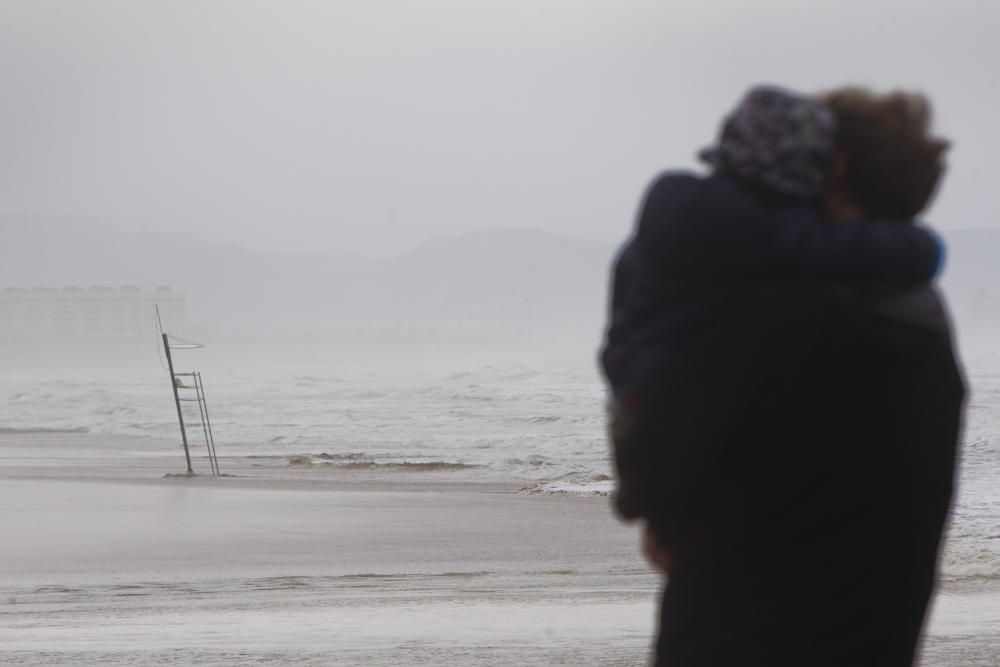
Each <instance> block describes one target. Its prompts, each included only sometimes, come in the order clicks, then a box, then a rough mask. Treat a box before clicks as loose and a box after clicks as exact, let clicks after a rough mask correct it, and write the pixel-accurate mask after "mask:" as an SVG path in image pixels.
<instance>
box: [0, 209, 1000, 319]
mask: <svg viewBox="0 0 1000 667" xmlns="http://www.w3.org/2000/svg"><path fill="white" fill-rule="evenodd" d="M944 236H945V239H946V241H947V244H948V248H949V252H948V263H947V268H946V271H945V275H944V280H943V284H944V287H945V289H946V291H947V292H948V294H949V296H950V298H951V300H952V302H953V305H954V307H955V310H956V312H958V313H959V314H960V315H961V314H963V313H964V311H965V310H966V309H967V305H968V304H970V303H972V297H973V295H974V294H976V292H977V291H979V290H981V289H984V290H986V291H987V292H989V293H992V294H995V295H997V296H998V297H1000V230H957V231H951V232H946V233H945V234H944ZM614 252H615V248H614V246H612V245H611V244H604V243H598V242H594V241H587V240H582V239H577V238H571V237H567V236H560V235H556V234H550V233H547V232H541V231H537V230H526V229H501V230H493V231H484V232H473V233H468V234H464V235H460V236H453V237H443V238H438V239H433V240H430V241H427V242H426V243H424V244H423V245H421V246H419V247H418V248H416V249H414V250H413V251H411V252H408V253H405V254H403V255H400V256H398V257H394V258H390V259H379V260H371V259H364V258H360V257H355V256H350V255H333V254H330V255H326V254H319V253H317V254H302V255H287V254H272V253H265V252H256V251H251V250H248V249H246V248H242V247H240V246H238V245H235V244H218V243H207V242H205V241H203V240H201V239H198V238H197V237H194V236H168V235H165V234H156V233H126V232H122V231H121V230H118V229H116V228H114V227H112V226H109V225H106V224H102V223H100V222H97V221H93V220H86V219H76V218H34V219H30V218H16V219H15V218H0V286H7V285H14V286H21V287H31V286H34V285H42V286H53V287H59V286H62V285H79V286H89V285H95V284H101V285H111V286H117V285H121V284H134V285H140V286H143V287H146V288H150V287H153V286H156V285H162V284H166V285H171V286H172V287H173V288H174V289H175V290H177V291H180V292H182V293H184V294H185V295H186V296H187V302H188V317H189V320H190V321H191V322H192V323H195V324H201V325H204V326H205V327H206V328H208V329H211V330H213V331H218V332H225V333H231V332H234V331H247V332H250V333H272V332H280V333H291V332H306V333H331V332H332V333H344V332H347V333H352V332H354V333H365V332H373V331H382V332H387V333H392V332H403V333H406V332H430V333H434V332H443V333H448V332H457V333H463V332H490V331H497V332H511V333H515V332H529V331H536V330H542V329H544V330H560V329H570V330H585V331H588V332H596V331H598V330H599V328H600V326H601V322H602V319H603V317H604V314H605V305H606V291H607V282H608V269H609V267H610V263H611V260H612V258H613V255H614Z"/></svg>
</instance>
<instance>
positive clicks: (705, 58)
mask: <svg viewBox="0 0 1000 667" xmlns="http://www.w3.org/2000/svg"><path fill="white" fill-rule="evenodd" d="M998 26H1000V3H997V2H986V1H981V2H974V1H971V0H947V1H946V0H940V1H937V2H932V1H928V0H905V1H904V0H898V1H889V0H863V1H861V0H837V1H836V2H798V1H784V2H775V1H771V2H766V1H764V0H756V1H752V2H722V1H718V0H713V1H707V0H674V1H669V0H650V1H648V2H646V1H636V0H614V1H613V0H606V1H603V2H595V1H588V0H529V1H522V0H503V1H493V0H484V1H476V0H420V1H419V2H418V1H413V2H407V1H404V0H395V1H390V0H362V1H337V0H330V1H327V2H305V1H300V0H294V1H293V0H282V1H280V2H279V1H277V0H274V1H272V2H255V1H250V0H239V1H230V2H217V1H216V2H211V1H204V2H202V1H196V2H180V1H177V0H171V1H166V0H164V1H161V2H153V1H142V0H121V1H118V2H112V1H107V0H92V1H84V0H76V1H74V0H64V1H61V2H59V1H54V0H23V1H13V0H0V86H2V90H3V92H4V96H3V111H2V114H0V156H2V158H3V159H2V161H0V213H13V214H21V213H25V214H74V215H86V216H91V217H98V218H103V219H106V220H108V221H110V222H112V223H114V224H116V225H118V226H120V227H122V228H124V229H165V228H176V229H180V230H185V231H195V232H197V233H199V234H201V235H203V236H205V237H207V238H210V239H214V240H223V241H228V242H236V243H240V244H243V245H247V246H250V247H254V248H265V249H276V250H287V251H316V252H331V253H333V252H357V253H362V254H367V255H381V254H387V253H393V252H396V251H399V250H401V249H405V248H408V247H411V246H413V245H415V244H417V243H419V242H420V241H422V240H424V239H426V238H428V237H430V236H434V235H441V234H451V233H455V232H460V231H463V230H471V229H484V228H494V227H529V228H538V229H545V230H550V231H555V232H562V233H568V234H573V235H577V236H583V237H588V238H596V239H606V240H616V239H619V238H621V237H622V236H623V235H624V233H625V231H626V229H627V226H628V225H629V224H630V220H631V215H632V213H633V210H634V208H635V206H636V204H637V200H638V197H639V194H640V193H641V190H642V188H643V186H644V184H645V182H646V181H647V180H648V179H649V177H650V176H651V175H652V174H653V173H655V172H656V171H657V170H659V169H662V168H664V167H667V166H685V165H691V164H693V161H692V154H693V153H694V151H695V150H696V149H697V148H699V147H700V146H702V145H704V144H705V143H706V142H707V141H708V140H709V139H710V137H711V135H712V134H713V133H714V130H715V127H716V125H717V123H718V121H719V118H720V117H721V115H722V114H723V112H724V111H725V110H726V109H727V108H728V107H729V106H730V105H731V104H732V103H733V102H734V101H735V99H736V98H737V97H738V96H739V95H740V93H741V92H742V91H743V89H745V88H746V87H747V86H748V85H750V84H751V83H754V82H759V81H771V82H776V83H782V84H785V85H789V86H793V87H798V88H802V89H806V90H817V89H822V88H827V87H831V86H834V85H837V84H841V83H847V82H859V83H865V84H871V85H874V86H876V87H880V88H885V87H892V86H907V87H917V88H920V89H923V90H925V91H926V92H928V93H929V94H930V95H931V96H932V98H933V100H934V102H935V105H936V108H937V111H938V119H939V123H938V126H939V128H940V129H941V131H942V132H943V133H944V134H946V135H947V136H950V137H952V138H953V139H954V140H955V150H954V152H953V154H952V159H951V164H952V168H951V171H950V174H949V177H948V180H947V182H946V186H945V189H944V192H943V195H942V197H941V198H940V199H939V202H938V204H937V205H936V206H935V208H934V209H933V210H932V212H931V215H930V216H929V217H930V218H931V219H932V220H933V222H934V223H935V224H937V225H939V226H941V227H943V228H955V227H989V226H996V225H997V224H998V223H996V222H995V221H994V219H993V217H994V216H993V209H994V208H995V205H994V197H993V196H992V192H991V187H990V186H991V185H992V181H993V180H994V178H995V175H996V174H997V173H998V170H1000V151H998V150H997V149H998V136H1000V133H998V132H997V128H996V125H995V122H994V121H993V117H994V116H995V115H996V109H997V108H998V106H1000V70H998V69H997V68H996V63H997V62H1000V42H998V41H997V40H996V39H995V34H994V33H995V30H996V28H997V27H998Z"/></svg>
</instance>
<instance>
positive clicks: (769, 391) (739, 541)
mask: <svg viewBox="0 0 1000 667" xmlns="http://www.w3.org/2000/svg"><path fill="white" fill-rule="evenodd" d="M765 92H766V93H767V94H766V95H764V97H770V101H768V102H767V103H765V104H761V97H762V91H761V90H756V91H752V92H751V93H750V95H748V96H747V98H746V99H745V100H744V102H743V103H742V104H741V105H740V107H738V108H737V110H736V111H735V112H734V114H733V115H732V116H731V117H730V118H729V119H728V120H727V122H726V124H725V125H724V127H723V131H722V134H721V137H720V141H719V144H718V146H717V147H716V148H715V149H713V150H710V151H708V152H706V153H705V157H706V158H707V159H708V161H709V162H710V163H711V164H712V165H713V166H714V167H715V172H714V173H713V174H712V175H711V176H709V177H707V178H703V179H702V178H698V177H693V176H685V177H682V178H684V179H685V180H686V182H687V183H688V184H689V185H688V188H687V189H686V190H685V189H680V190H678V189H677V188H673V189H668V190H667V191H666V192H663V191H662V190H663V188H662V184H663V183H664V181H670V180H674V179H676V178H677V177H676V176H674V175H668V176H666V177H662V178H660V179H659V180H658V181H657V183H656V184H654V186H653V187H652V188H651V190H650V192H649V193H648V194H647V197H646V200H645V202H644V206H643V209H642V212H641V213H640V218H639V224H638V226H637V232H636V235H635V237H634V238H633V240H632V241H631V242H630V243H629V244H628V245H627V246H626V248H625V250H624V251H623V252H622V254H621V256H620V258H619V261H618V263H617V266H616V270H615V285H614V294H613V304H612V321H611V326H610V327H609V332H608V339H607V342H606V345H605V348H604V351H603V357H602V360H603V362H604V369H605V373H606V375H607V376H608V379H609V384H610V385H611V387H612V395H613V409H612V421H611V427H612V436H613V445H614V450H615V452H614V453H615V463H616V469H617V473H618V490H617V493H616V507H617V509H618V511H619V513H620V514H621V515H622V516H624V517H626V518H631V519H642V520H643V521H644V522H645V524H646V534H645V536H644V550H645V552H646V554H647V556H648V557H649V558H650V559H651V560H652V561H653V562H654V563H655V564H656V565H657V566H658V567H660V568H661V569H664V570H668V571H669V578H668V583H667V586H666V588H665V591H664V596H663V603H662V607H661V618H660V635H659V638H658V641H657V663H656V664H658V665H675V666H676V665H743V664H746V665H758V664H759V665H775V664H801V665H909V664H911V663H912V660H913V655H914V650H915V646H916V643H917V638H918V635H919V630H920V627H921V625H922V622H923V619H924V615H925V612H926V607H927V603H928V600H929V598H930V593H931V590H932V587H933V582H934V577H935V571H936V563H937V554H938V549H939V546H940V539H941V533H942V530H943V525H944V521H945V517H946V514H947V509H948V506H949V503H950V499H951V495H952V480H953V475H954V465H955V449H956V444H957V438H958V430H959V425H960V418H961V409H962V403H963V397H964V384H963V381H962V378H961V375H960V372H959V370H958V365H957V362H956V360H955V357H954V354H953V351H952V343H951V336H950V331H949V325H948V322H947V317H946V315H945V314H944V309H943V306H942V304H941V302H940V299H939V298H938V297H937V295H936V293H935V292H934V291H933V290H931V289H930V288H928V287H927V286H926V282H927V280H928V279H929V278H930V277H931V276H932V275H933V274H934V273H935V272H936V270H937V268H938V267H939V266H940V254H941V252H942V249H941V247H940V243H939V242H937V241H934V240H933V237H932V236H930V238H931V239H932V243H931V244H930V245H929V244H928V240H927V238H925V237H921V236H919V232H920V230H919V228H916V227H913V226H911V225H910V224H908V223H909V221H910V220H911V219H912V217H914V216H915V215H917V214H918V213H919V212H920V211H921V210H922V209H923V208H924V207H925V206H926V204H927V203H928V202H929V201H930V199H931V196H932V195H933V192H934V189H935V187H936V184H937V182H938V180H939V178H940V175H941V173H942V171H943V161H942V155H943V153H944V151H945V150H946V148H947V144H946V143H945V142H942V141H940V140H936V139H933V138H931V137H929V136H928V128H929V120H930V110H929V105H928V104H927V103H926V101H925V100H924V98H922V97H920V96H917V95H907V94H898V93H897V94H892V95H888V96H877V95H873V94H871V93H869V92H867V91H864V90H860V89H841V90H837V91H833V92H831V93H828V94H825V95H822V96H820V98H819V102H820V104H819V105H818V107H817V108H818V109H819V111H811V112H809V113H808V114H803V112H802V109H809V108H810V106H809V105H810V104H813V102H811V101H804V100H803V98H801V97H798V96H795V95H792V94H789V93H787V92H785V91H774V90H773V89H772V90H770V91H769V92H768V91H765ZM775 95H784V96H785V97H784V100H783V101H781V102H779V103H775V102H774V96H775ZM795 109H798V110H797V111H796V110H795ZM790 110H791V111H790ZM823 110H825V111H826V112H828V113H829V114H831V116H829V117H828V118H832V121H833V122H826V121H824V120H823ZM817 116H818V117H819V118H820V121H821V122H819V123H817V122H815V118H816V117H817ZM802 118H812V119H813V120H809V121H806V122H803V121H802ZM789 155H791V156H792V158H791V159H790V158H789V157H788V156H789ZM803 156H806V157H808V159H802V158H803ZM803 172H805V173H803ZM776 173H777V174H778V176H775V174H776ZM807 176H808V178H807ZM713 180H716V181H719V182H720V183H718V184H712V183H711V182H712V181H713ZM873 181H877V182H873ZM805 182H808V183H809V184H810V186H809V187H808V188H802V187H799V186H800V185H801V184H802V183H805ZM789 183H792V187H791V188H790V187H789V186H788V184H789ZM713 188H714V189H713ZM658 190H661V192H658ZM706 190H708V191H709V192H710V193H711V194H709V195H706V194H705V193H706ZM748 210H753V211H754V212H755V213H754V214H753V215H748V213H747V211H748ZM824 215H825V216H826V217H827V218H829V219H830V221H831V222H823V221H822V219H821V218H822V217H823V216H824ZM866 216H874V218H877V219H880V220H882V222H881V223H876V222H873V221H872V218H871V217H867V218H866ZM748 221H750V222H753V223H755V224H756V225H757V226H756V228H754V229H751V230H748V229H747V222H748ZM832 222H841V223H848V222H852V223H855V224H841V225H836V224H832ZM857 223H861V224H857ZM796 225H799V226H796ZM887 225H888V226H887ZM802 226H806V231H803V227H802ZM648 229H653V230H656V232H657V234H658V236H653V237H652V238H659V239H661V243H660V244H656V243H650V242H649V239H650V238H651V237H650V235H649V234H648V233H647V234H646V235H645V236H644V235H643V232H644V230H648ZM817 229H819V230H821V231H816V230H817ZM866 230H867V235H866ZM894 232H895V234H894ZM908 233H909V234H910V235H909V236H908V235H907V234H908ZM720 234H722V235H726V234H728V235H729V236H730V237H727V238H720V237H719V236H718V235H720ZM842 235H843V236H842ZM804 238H807V239H808V242H803V241H802V239H804ZM789 239H791V241H789ZM845 246H852V247H853V250H852V251H851V252H845V253H843V254H839V252H840V250H842V249H843V248H844V247H845ZM931 246H933V247H934V252H933V253H931V252H930V250H929V248H931ZM873 249H875V250H876V252H875V253H873V254H866V253H868V252H870V251H872V250H873ZM699 251H700V252H699ZM894 251H899V252H900V253H901V254H894ZM637 257H638V259H637ZM789 257H791V258H797V259H798V260H799V261H798V262H796V261H789V259H788V258H789ZM817 257H820V258H822V259H823V261H821V262H817ZM852 257H853V259H854V260H855V263H853V264H851V263H850V262H848V261H846V260H848V259H850V258H852ZM929 257H933V260H929V259H928V258H929ZM776 258H777V259H776ZM831 258H832V260H831ZM866 261H872V262H874V264H875V265H878V263H879V262H882V265H881V269H882V271H881V272H878V271H876V270H874V268H873V267H871V266H868V265H866V264H865V262H866ZM748 267H749V268H750V269H752V270H749V271H748V270H747V269H748ZM928 267H930V270H928ZM918 268H919V269H920V270H916V269H918ZM637 323H638V326H637Z"/></svg>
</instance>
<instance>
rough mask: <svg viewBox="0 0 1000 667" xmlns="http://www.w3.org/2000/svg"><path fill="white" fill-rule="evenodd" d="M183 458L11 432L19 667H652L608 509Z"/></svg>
mask: <svg viewBox="0 0 1000 667" xmlns="http://www.w3.org/2000/svg"><path fill="white" fill-rule="evenodd" d="M163 452H173V453H174V455H173V456H164V455H163ZM182 461H183V457H182V456H179V452H177V448H176V446H174V445H166V444H165V443H162V442H158V441H153V440H137V439H130V438H122V437H109V436H97V435H91V434H51V433H49V434H46V433H36V434H6V435H0V526H2V531H3V544H4V546H3V549H0V663H2V664H37V665H69V664H72V665H87V664H108V663H112V664H120V665H140V664H142V665H147V664H207V665H216V664H217V665H243V664H274V665H285V664H315V665H334V664H335V665H399V664H427V665H644V664H646V663H647V661H648V659H649V645H650V643H651V640H652V636H653V633H654V631H655V611H656V609H655V605H656V597H657V594H658V588H659V585H660V580H659V578H658V577H657V576H656V575H655V574H654V573H653V572H651V571H650V569H649V568H648V567H647V566H646V565H645V564H644V563H643V562H642V560H641V558H640V557H639V555H638V545H637V535H636V531H635V529H634V528H632V527H628V526H623V525H621V524H620V523H618V522H617V521H616V520H615V519H614V518H613V517H612V515H611V512H610V509H609V506H608V499H607V498H605V497H597V496H591V497H586V496H573V495H544V494H528V493H523V492H518V490H517V489H516V488H513V487H509V486H507V487H505V486H503V485H495V484H494V485H480V486H477V485H475V484H469V483H460V484H452V483H448V482H447V481H441V480H439V481H435V478H434V473H433V472H428V471H424V472H422V473H420V474H417V475H409V476H405V475H400V476H398V478H394V479H392V480H385V479H381V480H380V479H377V478H375V477H374V476H373V475H372V474H371V473H370V472H364V471H357V470H349V469H344V470H341V469H337V468H336V467H335V466H330V467H329V468H326V469H324V468H319V467H315V466H314V467H310V468H309V469H307V470H298V469H295V470H294V471H292V470H291V469H292V468H293V467H294V466H289V465H288V462H287V461H281V462H280V463H279V462H274V461H270V460H266V461H264V462H263V463H261V462H259V461H254V460H253V459H243V460H241V461H236V460H227V459H225V458H223V459H222V460H221V463H222V468H223V472H229V473H230V474H232V475H234V476H232V477H223V478H215V479H212V478H208V477H196V478H193V479H187V478H184V477H164V474H165V473H166V472H178V471H181V470H183V464H182ZM196 468H201V469H207V465H205V462H204V460H196ZM292 472H294V474H292ZM383 476H384V475H383ZM997 600H1000V597H997V596H995V595H992V596H987V597H983V596H982V594H980V597H979V598H977V597H976V596H973V595H966V594H962V595H960V594H957V593H955V594H948V595H944V596H942V597H941V599H940V601H939V604H938V609H937V614H936V616H935V620H934V623H933V624H932V626H931V630H930V638H929V640H928V642H927V648H926V651H925V656H926V657H925V664H927V665H996V664H998V663H997V661H996V658H995V657H994V653H995V647H996V646H997V643H996V635H995V633H996V632H997V627H996V626H992V627H991V622H990V621H991V617H990V613H991V612H990V610H991V609H992V608H993V604H994V603H995V602H996V601H997Z"/></svg>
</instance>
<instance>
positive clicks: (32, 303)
mask: <svg viewBox="0 0 1000 667" xmlns="http://www.w3.org/2000/svg"><path fill="white" fill-rule="evenodd" d="M156 306H159V308H160V317H161V318H162V319H163V326H164V328H165V329H167V330H170V329H171V328H173V329H175V330H176V329H177V328H180V327H182V326H183V323H184V297H183V295H180V294H176V293H174V292H172V291H171V289H170V288H169V287H157V288H156V289H155V290H153V291H152V292H147V291H143V290H142V289H140V288H138V287H134V286H132V285H123V286H122V287H120V288H118V289H114V288H112V287H102V286H94V287H90V288H89V289H83V288H80V287H63V288H62V289H55V288H51V287H32V288H31V289H22V288H19V287H7V288H5V289H3V290H2V291H0V337H5V338H24V337H35V336H87V337H130V336H153V335H154V333H155V331H156V314H155V307H156Z"/></svg>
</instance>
